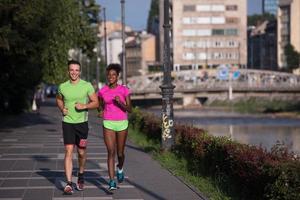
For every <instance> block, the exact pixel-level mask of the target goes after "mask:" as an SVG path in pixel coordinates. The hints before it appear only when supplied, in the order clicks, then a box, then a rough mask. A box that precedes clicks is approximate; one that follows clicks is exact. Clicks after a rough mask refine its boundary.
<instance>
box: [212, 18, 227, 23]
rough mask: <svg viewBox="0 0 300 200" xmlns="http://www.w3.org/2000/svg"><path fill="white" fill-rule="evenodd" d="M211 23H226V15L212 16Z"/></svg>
mask: <svg viewBox="0 0 300 200" xmlns="http://www.w3.org/2000/svg"><path fill="white" fill-rule="evenodd" d="M211 23H212V24H224V23H225V18H224V17H212V18H211Z"/></svg>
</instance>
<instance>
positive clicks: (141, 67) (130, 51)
mask: <svg viewBox="0 0 300 200" xmlns="http://www.w3.org/2000/svg"><path fill="white" fill-rule="evenodd" d="M135 33H136V35H135V37H134V39H131V40H129V41H128V42H126V44H125V48H126V66H127V76H128V77H130V76H138V75H145V74H147V73H148V72H149V70H148V67H149V65H152V64H153V63H155V57H156V56H155V36H154V35H152V34H148V33H146V32H135Z"/></svg>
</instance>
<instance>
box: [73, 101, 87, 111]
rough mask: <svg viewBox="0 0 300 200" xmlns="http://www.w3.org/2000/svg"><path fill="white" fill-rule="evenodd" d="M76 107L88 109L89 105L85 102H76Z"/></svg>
mask: <svg viewBox="0 0 300 200" xmlns="http://www.w3.org/2000/svg"><path fill="white" fill-rule="evenodd" d="M75 108H76V109H77V110H85V109H87V106H86V104H83V103H78V102H77V103H75Z"/></svg>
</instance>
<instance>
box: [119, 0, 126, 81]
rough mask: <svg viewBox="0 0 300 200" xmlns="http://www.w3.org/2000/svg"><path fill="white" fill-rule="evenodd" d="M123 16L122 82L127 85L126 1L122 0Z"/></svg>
mask: <svg viewBox="0 0 300 200" xmlns="http://www.w3.org/2000/svg"><path fill="white" fill-rule="evenodd" d="M120 2H121V14H122V17H121V19H122V68H123V70H122V82H123V85H126V84H127V79H126V77H127V74H126V51H125V5H124V4H125V0H121V1H120Z"/></svg>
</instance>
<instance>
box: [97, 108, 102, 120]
mask: <svg viewBox="0 0 300 200" xmlns="http://www.w3.org/2000/svg"><path fill="white" fill-rule="evenodd" d="M97 117H99V118H102V117H103V111H102V110H101V111H99V112H98V114H97Z"/></svg>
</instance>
